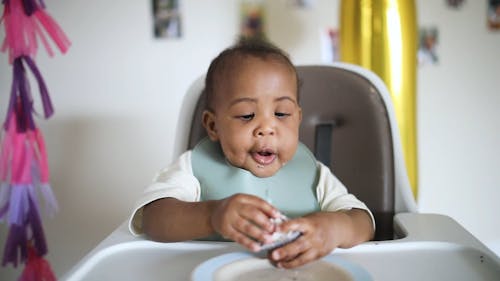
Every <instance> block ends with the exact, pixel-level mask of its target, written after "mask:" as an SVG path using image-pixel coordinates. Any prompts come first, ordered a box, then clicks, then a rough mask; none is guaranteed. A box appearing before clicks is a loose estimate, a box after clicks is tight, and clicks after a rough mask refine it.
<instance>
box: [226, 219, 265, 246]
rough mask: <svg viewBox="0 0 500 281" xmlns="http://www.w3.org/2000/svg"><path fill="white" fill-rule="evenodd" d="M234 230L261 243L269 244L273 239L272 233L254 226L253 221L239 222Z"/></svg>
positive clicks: (243, 220)
mask: <svg viewBox="0 0 500 281" xmlns="http://www.w3.org/2000/svg"><path fill="white" fill-rule="evenodd" d="M234 228H235V229H236V230H237V231H238V232H240V233H242V234H244V235H246V236H248V237H250V238H253V239H254V240H257V241H259V242H261V243H265V242H267V241H268V240H269V239H270V237H271V234H270V232H268V231H266V230H265V229H263V228H261V227H259V226H258V225H256V224H254V222H253V221H250V220H248V219H242V220H239V221H237V222H236V223H235V225H234Z"/></svg>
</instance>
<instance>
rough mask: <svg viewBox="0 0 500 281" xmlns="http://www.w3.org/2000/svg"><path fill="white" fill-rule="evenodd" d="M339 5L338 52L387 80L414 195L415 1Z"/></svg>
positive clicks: (345, 0) (352, 0)
mask: <svg viewBox="0 0 500 281" xmlns="http://www.w3.org/2000/svg"><path fill="white" fill-rule="evenodd" d="M340 11H341V14H340V58H341V60H342V61H344V62H349V63H353V64H358V65H361V66H363V67H365V68H367V69H370V70H372V71H373V72H375V73H376V74H377V75H378V76H380V78H381V79H382V80H383V81H384V82H385V84H386V85H387V88H388V89H389V92H390V94H391V97H392V99H393V103H394V109H395V111H396V119H397V122H398V127H399V131H400V134H401V143H402V147H403V154H404V159H405V163H406V168H407V171H408V177H409V180H410V185H411V187H412V191H413V195H414V196H415V198H417V194H418V166H417V163H418V159H417V141H416V139H417V128H416V84H417V83H416V79H417V46H418V31H417V20H416V7H415V2H414V1H413V0H342V2H341V9H340Z"/></svg>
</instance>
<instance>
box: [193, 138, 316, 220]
mask: <svg viewBox="0 0 500 281" xmlns="http://www.w3.org/2000/svg"><path fill="white" fill-rule="evenodd" d="M191 163H192V167H193V173H194V176H195V177H196V178H197V179H198V181H199V182H200V185H201V200H202V201H206V200H219V199H223V198H226V197H229V196H231V195H233V194H237V193H245V194H251V195H255V196H258V197H260V198H262V199H264V200H267V201H268V202H270V203H271V204H272V205H273V206H275V207H276V208H277V209H278V210H280V212H281V213H283V214H284V215H286V216H287V217H289V218H294V217H299V216H303V215H306V214H309V213H312V212H316V211H319V210H320V207H319V203H318V200H317V197H316V186H317V183H318V178H319V169H318V166H317V163H316V159H315V158H314V156H313V154H312V153H311V152H310V151H309V149H307V147H306V146H305V145H304V144H302V143H299V145H298V148H297V151H296V152H295V155H294V157H293V158H292V160H290V161H289V162H288V163H287V164H286V165H284V166H283V167H282V168H281V169H280V170H279V171H278V172H277V173H276V174H274V175H273V176H270V177H266V178H259V177H257V176H254V175H253V174H252V173H251V172H249V171H247V170H244V169H241V168H238V167H235V166H233V165H231V164H230V163H229V162H228V161H227V160H226V158H225V157H224V154H223V153H222V149H221V147H220V144H219V143H218V142H213V141H211V140H210V139H209V138H204V139H203V140H201V141H200V142H199V143H198V144H197V145H196V146H195V147H194V149H193V151H192V154H191Z"/></svg>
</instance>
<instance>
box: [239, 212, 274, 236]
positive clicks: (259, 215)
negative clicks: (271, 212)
mask: <svg viewBox="0 0 500 281" xmlns="http://www.w3.org/2000/svg"><path fill="white" fill-rule="evenodd" d="M240 215H241V216H242V217H243V218H244V219H245V220H247V221H251V222H252V223H253V224H254V225H257V226H258V227H260V228H261V229H262V230H264V231H265V232H267V233H272V232H273V231H274V230H275V225H274V224H273V223H272V221H271V219H270V218H269V217H268V216H267V215H266V214H265V213H263V212H261V211H260V210H258V209H255V208H252V209H250V210H246V211H245V212H242V213H241V214H240Z"/></svg>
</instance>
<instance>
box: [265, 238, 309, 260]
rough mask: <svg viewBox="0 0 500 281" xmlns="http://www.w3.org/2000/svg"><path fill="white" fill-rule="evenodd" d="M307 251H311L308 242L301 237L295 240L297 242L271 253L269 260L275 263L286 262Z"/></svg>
mask: <svg viewBox="0 0 500 281" xmlns="http://www.w3.org/2000/svg"><path fill="white" fill-rule="evenodd" d="M309 249H311V244H310V243H309V240H308V239H305V238H304V236H301V237H299V238H297V240H295V241H293V242H291V243H288V244H286V245H284V246H282V247H279V248H277V249H275V250H274V251H273V252H272V253H271V258H272V259H273V260H274V261H276V262H281V261H288V260H291V259H294V258H295V257H297V256H298V255H301V254H302V253H304V252H306V251H308V250H309Z"/></svg>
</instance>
